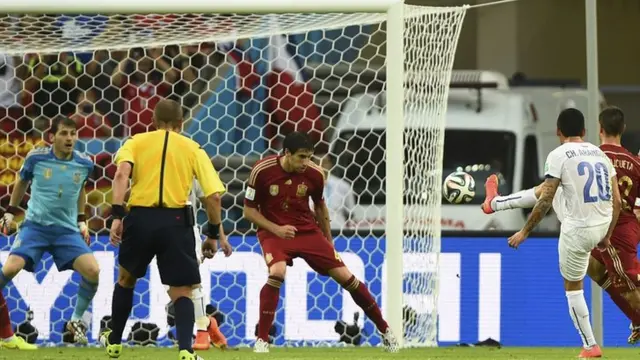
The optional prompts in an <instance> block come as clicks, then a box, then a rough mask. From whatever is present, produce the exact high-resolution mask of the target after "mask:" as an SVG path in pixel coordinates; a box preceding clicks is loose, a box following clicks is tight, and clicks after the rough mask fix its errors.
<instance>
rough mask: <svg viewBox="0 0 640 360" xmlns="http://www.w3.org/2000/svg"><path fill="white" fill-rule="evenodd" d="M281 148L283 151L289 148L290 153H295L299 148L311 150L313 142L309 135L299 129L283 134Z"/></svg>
mask: <svg viewBox="0 0 640 360" xmlns="http://www.w3.org/2000/svg"><path fill="white" fill-rule="evenodd" d="M282 149H283V150H284V151H287V150H289V152H290V153H291V154H295V153H296V152H298V151H300V150H309V151H313V142H312V141H311V137H310V136H309V135H308V134H306V133H303V132H300V131H293V132H291V133H289V134H288V135H287V136H285V138H284V141H283V142H282Z"/></svg>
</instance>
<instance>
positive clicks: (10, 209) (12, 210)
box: [5, 205, 20, 215]
mask: <svg viewBox="0 0 640 360" xmlns="http://www.w3.org/2000/svg"><path fill="white" fill-rule="evenodd" d="M19 212H20V209H18V207H17V206H11V205H9V206H7V210H5V213H7V214H11V215H17V214H18V213H19Z"/></svg>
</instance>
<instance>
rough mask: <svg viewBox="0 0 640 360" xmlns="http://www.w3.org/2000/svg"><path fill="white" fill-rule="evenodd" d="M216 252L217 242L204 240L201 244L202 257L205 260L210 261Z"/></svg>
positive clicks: (209, 239)
mask: <svg viewBox="0 0 640 360" xmlns="http://www.w3.org/2000/svg"><path fill="white" fill-rule="evenodd" d="M216 252H218V240H216V239H212V238H206V239H204V241H203V242H202V256H204V258H205V259H211V258H213V257H214V255H215V254H216Z"/></svg>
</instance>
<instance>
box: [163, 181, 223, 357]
mask: <svg viewBox="0 0 640 360" xmlns="http://www.w3.org/2000/svg"><path fill="white" fill-rule="evenodd" d="M197 201H200V202H202V201H204V193H203V191H202V188H201V187H200V184H199V183H198V180H196V179H193V187H192V190H191V193H190V194H189V203H190V205H191V207H192V209H193V219H194V223H195V224H196V225H194V226H193V232H194V233H195V238H196V254H197V255H198V257H199V258H200V259H202V258H203V257H202V249H201V239H202V237H201V236H200V230H199V229H198V225H197V221H195V220H196V218H197V215H198V214H197V212H198V211H197V209H198V207H197ZM165 288H166V289H167V291H168V290H169V286H166V285H165ZM191 300H192V301H193V308H194V313H195V319H196V339H195V343H194V344H193V349H194V350H208V349H209V347H210V346H211V343H213V345H214V346H215V347H217V348H219V349H222V350H225V349H227V339H226V337H225V336H224V335H223V334H222V332H220V328H219V327H218V322H217V321H216V319H215V318H214V317H212V316H208V315H207V311H206V305H205V303H204V293H203V292H202V286H200V285H199V286H198V287H196V288H194V289H193V290H192V292H191Z"/></svg>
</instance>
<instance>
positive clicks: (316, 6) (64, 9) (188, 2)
mask: <svg viewBox="0 0 640 360" xmlns="http://www.w3.org/2000/svg"><path fill="white" fill-rule="evenodd" d="M402 3H403V1H402V0H349V1H344V0H323V1H305V0H302V1H300V0H231V1H229V0H180V1H170V0H160V1H158V0H136V1H130V0H112V1H97V2H96V1H85V0H65V1H63V2H55V1H49V0H23V1H10V2H5V3H3V4H2V12H3V13H7V14H11V13H20V14H33V13H37V14H47V13H65V14H82V13H84V14H96V13H100V14H136V13H141V14H166V13H234V14H259V13H291V12H297V13H303V12H310V13H340V12H385V11H387V10H388V9H389V8H390V7H391V6H392V5H394V4H402Z"/></svg>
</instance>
